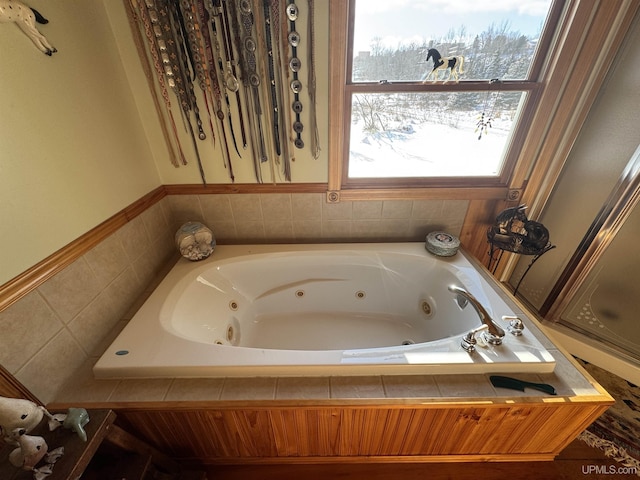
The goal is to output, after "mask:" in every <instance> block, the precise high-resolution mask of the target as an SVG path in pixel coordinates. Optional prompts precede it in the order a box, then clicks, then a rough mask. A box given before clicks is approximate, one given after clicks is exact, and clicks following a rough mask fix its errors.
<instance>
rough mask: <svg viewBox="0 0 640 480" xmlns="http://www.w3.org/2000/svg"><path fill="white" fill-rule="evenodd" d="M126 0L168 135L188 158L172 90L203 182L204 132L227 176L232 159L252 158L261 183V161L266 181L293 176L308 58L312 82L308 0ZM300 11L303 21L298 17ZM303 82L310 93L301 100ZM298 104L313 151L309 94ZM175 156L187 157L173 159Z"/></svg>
mask: <svg viewBox="0 0 640 480" xmlns="http://www.w3.org/2000/svg"><path fill="white" fill-rule="evenodd" d="M298 1H300V0H298ZM125 4H126V5H127V7H128V9H129V14H130V15H131V16H132V17H133V18H134V19H135V21H136V24H137V25H138V27H139V32H138V33H139V34H140V35H139V36H140V37H141V38H143V39H144V40H143V42H141V43H144V48H145V50H146V51H148V54H149V56H148V57H147V53H146V52H144V55H143V54H141V57H142V59H143V62H144V60H145V59H150V63H152V64H153V72H154V73H153V76H154V77H155V80H156V82H157V85H158V87H159V89H160V91H161V93H162V96H163V99H164V104H165V108H164V112H163V113H164V115H165V118H167V119H168V122H167V123H168V124H170V125H171V128H172V129H173V137H172V138H173V143H175V144H177V148H178V150H179V152H180V158H181V159H184V154H183V153H182V148H181V146H180V144H179V135H178V133H177V131H176V127H175V120H174V115H173V112H172V110H171V99H170V98H169V94H168V93H169V92H170V91H172V92H173V94H174V96H175V98H176V99H177V100H178V102H179V104H180V113H181V117H182V120H183V122H184V123H185V126H186V129H187V132H188V133H189V135H190V137H191V143H192V145H193V147H194V150H195V156H196V159H197V161H198V165H199V168H200V174H201V177H202V182H203V183H204V184H206V179H205V177H204V168H203V162H205V161H207V160H206V159H204V158H202V157H201V155H200V153H199V148H198V145H199V142H202V141H205V140H206V139H207V138H209V139H210V141H212V142H216V143H217V142H220V144H219V150H220V151H221V152H222V155H221V156H222V161H223V162H224V166H225V168H226V169H227V171H228V174H229V178H230V180H231V181H232V182H233V181H235V175H234V171H233V161H234V160H235V159H236V157H237V159H242V160H243V161H244V160H245V159H248V160H249V161H252V162H253V169H254V172H255V179H256V181H257V182H258V183H262V181H263V179H262V165H263V164H265V163H267V162H268V168H267V170H268V171H270V172H271V180H272V181H275V178H276V176H277V175H280V176H281V178H283V179H284V180H285V181H291V162H292V161H293V160H295V157H294V148H293V147H295V148H305V142H304V141H303V140H302V135H303V130H306V129H304V128H303V126H302V122H301V120H300V112H302V110H303V105H304V102H306V100H307V98H310V99H311V96H312V95H313V94H315V73H314V69H313V65H307V66H306V69H307V72H309V75H308V76H307V82H308V83H309V85H308V86H305V85H303V81H302V78H301V77H299V75H300V74H301V73H302V67H303V61H302V60H300V58H301V56H300V53H301V52H305V53H306V54H307V57H306V58H307V61H308V62H310V63H313V60H314V59H313V22H312V20H313V1H312V0H306V5H305V7H306V8H304V9H302V8H299V6H298V5H296V4H295V3H294V2H293V1H291V0H125ZM301 18H304V19H305V20H307V19H308V20H309V21H308V22H306V23H305V22H302V23H300V21H299V20H300V19H301ZM301 27H302V28H301ZM149 70H151V69H149ZM311 82H313V84H312V85H311ZM305 87H306V88H307V89H308V90H309V92H308V94H307V95H305V98H304V101H303V99H302V98H301V95H302V94H303V91H304V90H305ZM198 89H199V90H200V91H199V92H198V91H197V90H198ZM158 103H159V102H158ZM304 108H305V109H308V110H309V111H308V118H310V119H312V126H313V127H314V128H312V130H311V135H312V137H311V139H312V141H311V142H310V145H311V149H312V150H311V153H312V155H313V156H314V157H316V158H317V150H318V148H317V127H315V125H316V123H315V98H313V101H309V104H308V105H304ZM234 152H235V153H234ZM185 161H186V160H185ZM179 163H183V162H174V165H176V166H178V164H179ZM276 170H277V172H276Z"/></svg>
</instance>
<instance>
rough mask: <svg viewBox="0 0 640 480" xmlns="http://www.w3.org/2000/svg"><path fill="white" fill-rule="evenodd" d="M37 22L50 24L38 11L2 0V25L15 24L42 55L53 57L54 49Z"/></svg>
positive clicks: (0, 13)
mask: <svg viewBox="0 0 640 480" xmlns="http://www.w3.org/2000/svg"><path fill="white" fill-rule="evenodd" d="M36 22H38V23H41V24H43V25H44V24H47V23H49V20H47V19H46V18H44V17H43V16H42V15H41V14H40V13H39V12H38V11H37V10H35V9H33V8H31V7H29V6H27V5H25V4H24V3H22V2H20V1H18V0H0V23H15V24H16V25H17V26H18V27H19V28H20V30H22V31H23V32H24V34H25V35H26V36H27V37H29V38H30V39H31V41H32V42H33V43H34V44H35V46H36V47H38V50H40V51H41V52H42V53H44V54H46V55H49V56H51V55H52V54H54V53H56V52H57V51H58V50H56V48H55V47H53V46H52V45H51V44H50V43H49V42H48V41H47V39H46V38H45V36H44V35H42V34H41V33H40V32H39V31H38V29H37V28H36Z"/></svg>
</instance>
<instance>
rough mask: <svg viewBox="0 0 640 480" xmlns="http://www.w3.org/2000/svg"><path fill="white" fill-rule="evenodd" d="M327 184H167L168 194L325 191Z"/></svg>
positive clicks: (166, 190) (165, 188) (165, 187)
mask: <svg viewBox="0 0 640 480" xmlns="http://www.w3.org/2000/svg"><path fill="white" fill-rule="evenodd" d="M327 188H328V187H327V184H326V183H322V182H318V183H276V184H273V183H219V184H211V183H210V184H207V185H196V184H174V185H165V186H164V190H165V192H166V193H167V195H208V194H224V193H325V192H326V191H327Z"/></svg>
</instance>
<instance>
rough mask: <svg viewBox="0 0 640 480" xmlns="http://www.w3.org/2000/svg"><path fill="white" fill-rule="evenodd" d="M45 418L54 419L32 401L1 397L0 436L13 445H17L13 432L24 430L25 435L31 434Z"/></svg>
mask: <svg viewBox="0 0 640 480" xmlns="http://www.w3.org/2000/svg"><path fill="white" fill-rule="evenodd" d="M44 416H46V417H47V418H49V419H50V420H52V419H53V415H51V414H50V413H49V412H48V411H47V410H46V409H45V408H44V407H43V406H41V405H37V404H35V403H34V402H32V401H31V400H25V399H23V398H7V397H0V435H1V436H2V437H3V438H4V439H5V440H6V441H7V443H9V444H11V445H17V442H16V440H15V438H12V432H14V431H15V430H16V429H24V433H29V432H30V431H31V430H33V429H34V428H35V427H37V426H38V424H39V423H40V421H41V420H42V418H43V417H44Z"/></svg>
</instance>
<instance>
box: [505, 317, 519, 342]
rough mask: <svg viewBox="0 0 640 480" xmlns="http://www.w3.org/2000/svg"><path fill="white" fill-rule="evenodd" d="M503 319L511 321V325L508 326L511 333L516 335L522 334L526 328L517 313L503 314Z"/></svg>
mask: <svg viewBox="0 0 640 480" xmlns="http://www.w3.org/2000/svg"><path fill="white" fill-rule="evenodd" d="M502 320H504V321H509V326H508V327H507V330H509V333H511V334H512V335H515V336H516V337H519V336H520V335H522V331H523V330H524V323H522V320H520V317H518V316H515V315H503V316H502Z"/></svg>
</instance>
